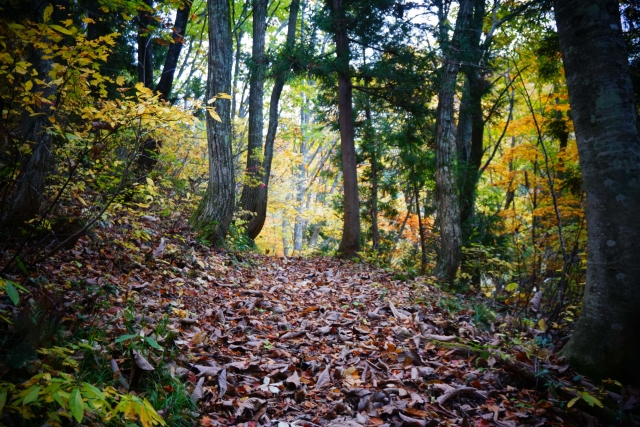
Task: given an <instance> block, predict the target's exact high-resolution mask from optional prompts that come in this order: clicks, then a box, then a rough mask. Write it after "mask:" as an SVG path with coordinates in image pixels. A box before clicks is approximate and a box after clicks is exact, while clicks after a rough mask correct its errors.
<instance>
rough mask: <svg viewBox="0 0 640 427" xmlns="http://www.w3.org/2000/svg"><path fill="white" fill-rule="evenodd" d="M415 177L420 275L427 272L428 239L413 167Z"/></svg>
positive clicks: (414, 191) (414, 193)
mask: <svg viewBox="0 0 640 427" xmlns="http://www.w3.org/2000/svg"><path fill="white" fill-rule="evenodd" d="M412 175H413V197H414V199H415V200H416V214H417V215H418V228H419V232H420V274H425V273H426V272H427V237H426V236H425V233H424V227H423V224H422V213H421V212H420V191H418V184H417V183H416V180H415V176H416V173H415V168H414V167H412Z"/></svg>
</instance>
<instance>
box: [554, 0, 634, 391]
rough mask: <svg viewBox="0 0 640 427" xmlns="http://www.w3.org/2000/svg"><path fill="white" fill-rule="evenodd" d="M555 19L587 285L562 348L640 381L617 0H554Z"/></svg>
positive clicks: (627, 97)
mask: <svg viewBox="0 0 640 427" xmlns="http://www.w3.org/2000/svg"><path fill="white" fill-rule="evenodd" d="M555 16H556V24H557V28H558V35H559V39H560V48H561V51H562V58H563V62H564V68H565V75H566V78H567V85H568V89H569V98H570V103H571V113H572V118H573V121H574V125H575V133H576V140H577V143H578V152H579V155H580V166H581V170H582V180H583V183H584V189H585V191H586V193H587V204H586V218H587V230H588V249H587V253H588V255H587V283H586V288H585V295H584V301H583V303H582V314H581V316H580V319H579V320H578V322H577V324H576V328H575V331H574V333H573V336H572V337H571V340H570V341H569V343H568V344H567V346H566V347H565V349H564V353H565V355H566V356H567V357H568V358H569V360H570V361H571V363H572V364H573V365H574V366H575V367H576V368H578V369H582V370H584V372H585V373H590V374H592V375H594V376H596V377H600V378H606V377H612V378H615V379H618V380H619V381H622V382H625V383H631V384H635V385H640V369H638V366H640V339H638V337H640V322H638V308H639V307H640V263H639V262H638V259H639V258H640V221H638V212H640V140H639V138H638V136H639V135H638V128H637V125H636V115H637V113H636V108H635V99H634V91H633V86H632V83H631V78H630V74H629V66H628V58H627V52H626V50H625V43H624V38H623V35H622V28H621V23H620V11H619V3H618V1H616V0H594V1H590V2H584V1H581V0H556V1H555Z"/></svg>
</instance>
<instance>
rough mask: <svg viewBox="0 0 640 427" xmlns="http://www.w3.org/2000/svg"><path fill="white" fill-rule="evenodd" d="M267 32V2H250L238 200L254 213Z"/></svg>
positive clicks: (259, 175)
mask: <svg viewBox="0 0 640 427" xmlns="http://www.w3.org/2000/svg"><path fill="white" fill-rule="evenodd" d="M266 30H267V0H253V48H252V58H253V64H252V70H251V79H250V87H249V138H248V139H249V146H248V151H247V169H246V171H245V179H244V186H243V187H242V196H241V197H240V206H241V207H242V209H243V210H244V211H247V212H250V214H249V218H251V216H253V214H254V213H255V211H256V204H257V200H258V192H259V188H260V184H261V183H262V159H261V158H260V151H261V149H262V129H263V127H264V125H263V124H264V118H263V114H262V103H263V98H264V75H265V64H264V60H265V58H264V39H265V33H266Z"/></svg>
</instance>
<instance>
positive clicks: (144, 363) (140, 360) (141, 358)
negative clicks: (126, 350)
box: [133, 351, 155, 371]
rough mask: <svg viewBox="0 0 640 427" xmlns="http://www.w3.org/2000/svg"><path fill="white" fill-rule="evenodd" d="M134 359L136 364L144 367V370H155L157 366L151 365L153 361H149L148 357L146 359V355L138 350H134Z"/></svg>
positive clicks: (141, 367)
mask: <svg viewBox="0 0 640 427" xmlns="http://www.w3.org/2000/svg"><path fill="white" fill-rule="evenodd" d="M133 361H134V362H135V364H136V366H137V367H138V368H140V369H142V370H143V371H153V370H155V368H154V367H153V366H151V363H149V362H148V361H147V359H145V358H144V356H143V355H141V354H140V353H138V352H137V351H134V352H133Z"/></svg>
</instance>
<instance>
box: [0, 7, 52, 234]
mask: <svg viewBox="0 0 640 427" xmlns="http://www.w3.org/2000/svg"><path fill="white" fill-rule="evenodd" d="M31 4H32V10H33V13H34V15H33V19H34V21H36V22H42V16H43V13H44V8H45V6H46V3H40V2H37V1H32V2H31ZM54 14H55V13H54ZM27 49H28V57H27V58H28V61H29V62H30V63H31V64H33V68H34V70H35V71H37V73H38V77H39V78H40V79H41V80H43V81H45V82H46V81H50V78H49V71H50V70H51V60H49V59H44V58H43V55H42V51H41V50H40V49H38V48H37V47H35V46H29V47H28V48H27ZM36 85H37V83H36ZM36 85H34V88H33V92H38V91H42V92H43V93H42V96H43V97H45V98H49V97H51V96H52V95H53V94H54V92H55V88H53V87H51V86H44V85H43V86H42V87H41V88H39V87H36ZM33 110H34V111H32V112H29V111H26V110H25V111H23V112H22V116H21V119H20V132H21V135H22V141H23V143H24V145H27V146H29V147H30V153H28V154H25V155H24V156H22V158H21V159H20V173H19V175H18V177H17V178H16V181H15V184H14V188H13V192H12V196H11V200H10V203H8V212H7V214H5V215H3V216H2V217H1V218H0V219H1V220H2V222H14V221H15V222H17V223H19V224H21V225H22V223H24V221H28V220H30V219H33V218H35V217H36V216H37V215H38V213H39V212H40V207H41V205H42V203H43V202H45V201H46V200H45V197H44V195H43V193H44V191H45V180H46V177H47V175H48V174H49V169H50V167H51V162H52V160H53V155H52V153H51V148H52V143H53V138H52V137H51V135H50V134H48V133H47V131H46V129H47V127H48V126H49V125H50V122H49V116H50V114H51V111H50V109H49V106H48V105H47V104H44V103H43V104H42V105H41V106H39V107H38V106H34V107H33ZM32 113H37V114H32ZM2 211H3V212H4V209H3V210H2Z"/></svg>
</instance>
